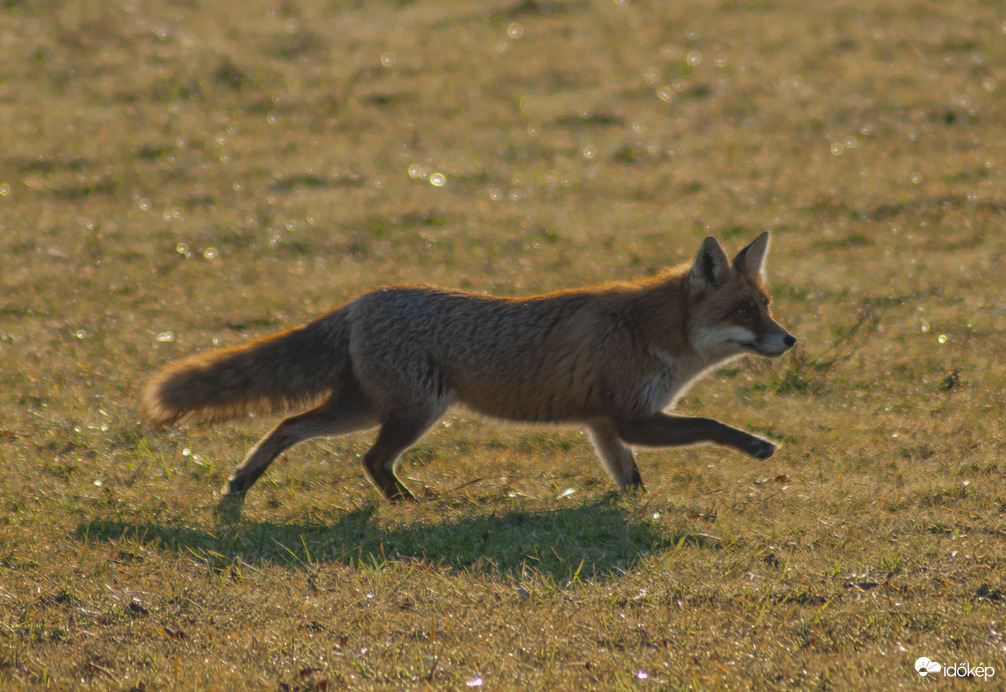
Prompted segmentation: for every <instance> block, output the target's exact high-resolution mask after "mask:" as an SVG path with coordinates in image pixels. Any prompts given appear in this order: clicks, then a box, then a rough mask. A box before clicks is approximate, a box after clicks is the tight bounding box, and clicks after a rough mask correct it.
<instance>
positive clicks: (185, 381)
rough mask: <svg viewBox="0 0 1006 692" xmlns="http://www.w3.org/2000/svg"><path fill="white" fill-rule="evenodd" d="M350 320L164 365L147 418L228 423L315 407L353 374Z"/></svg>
mask: <svg viewBox="0 0 1006 692" xmlns="http://www.w3.org/2000/svg"><path fill="white" fill-rule="evenodd" d="M348 341H349V333H348V326H347V324H346V318H345V314H344V313H343V311H341V310H336V311H334V312H331V313H329V314H327V315H324V316H322V317H319V318H318V319H316V320H314V321H313V322H310V323H309V324H306V325H304V326H303V327H298V328H296V329H290V330H288V331H285V332H280V333H279V334H273V335H272V336H266V337H263V338H261V339H255V340H253V341H248V342H246V343H243V344H238V345H237V346H232V347H230V348H224V349H220V350H218V351H210V352H208V353H202V354H198V355H194V356H189V357H188V358H183V359H182V360H179V361H177V362H174V363H171V364H169V365H167V366H166V367H164V368H163V369H162V370H161V371H160V372H158V373H157V374H156V375H154V377H153V378H152V379H151V380H150V382H148V383H147V386H146V387H144V388H143V393H142V395H141V401H140V412H141V413H142V414H143V417H144V418H146V419H147V421H149V422H150V423H151V424H153V425H171V424H172V423H175V422H177V421H179V420H183V419H188V418H196V419H199V420H204V421H223V420H229V419H232V418H237V417H239V416H244V415H247V414H249V413H277V412H280V411H284V410H287V409H290V408H293V407H295V406H299V405H300V406H302V405H305V404H310V403H313V402H314V401H317V400H318V399H320V398H321V397H322V396H323V395H325V394H327V393H329V392H331V391H332V390H334V389H336V388H338V386H339V385H340V383H341V382H342V380H343V378H344V377H345V373H346V372H348V369H349V349H348Z"/></svg>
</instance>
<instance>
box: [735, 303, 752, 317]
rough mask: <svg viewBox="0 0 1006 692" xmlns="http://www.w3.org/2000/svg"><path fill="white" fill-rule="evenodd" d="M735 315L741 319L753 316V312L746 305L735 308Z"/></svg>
mask: <svg viewBox="0 0 1006 692" xmlns="http://www.w3.org/2000/svg"><path fill="white" fill-rule="evenodd" d="M737 316H738V317H740V318H741V319H742V320H749V319H751V318H752V317H754V312H753V311H752V310H751V308H749V307H748V306H746V305H745V306H744V307H741V308H737Z"/></svg>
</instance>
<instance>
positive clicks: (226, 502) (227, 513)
mask: <svg viewBox="0 0 1006 692" xmlns="http://www.w3.org/2000/svg"><path fill="white" fill-rule="evenodd" d="M244 502H245V494H244V493H224V494H223V495H222V496H221V497H220V501H219V502H217V506H216V507H215V508H214V510H213V514H214V515H215V516H216V518H217V521H220V522H223V523H226V524H232V523H234V522H236V521H237V520H238V519H240V518H241V508H242V506H243V505H244Z"/></svg>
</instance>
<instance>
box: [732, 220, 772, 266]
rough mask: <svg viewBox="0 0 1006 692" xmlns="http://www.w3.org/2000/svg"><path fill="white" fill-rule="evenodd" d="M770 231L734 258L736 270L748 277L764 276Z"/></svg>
mask: <svg viewBox="0 0 1006 692" xmlns="http://www.w3.org/2000/svg"><path fill="white" fill-rule="evenodd" d="M768 240H769V236H768V231H765V232H764V233H762V234H761V235H760V236H758V237H757V238H755V239H754V241H753V242H752V243H751V244H750V245H748V246H747V247H746V248H744V249H743V250H741V251H740V252H738V253H737V256H736V257H734V269H735V270H736V271H738V272H740V273H741V274H747V275H748V276H752V277H754V276H764V274H765V255H767V254H768Z"/></svg>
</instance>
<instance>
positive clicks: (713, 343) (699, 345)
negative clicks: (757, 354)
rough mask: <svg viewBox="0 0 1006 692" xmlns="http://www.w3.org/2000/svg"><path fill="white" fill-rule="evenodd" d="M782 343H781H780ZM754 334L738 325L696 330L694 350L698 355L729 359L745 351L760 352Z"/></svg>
mask: <svg viewBox="0 0 1006 692" xmlns="http://www.w3.org/2000/svg"><path fill="white" fill-rule="evenodd" d="M780 343H781V342H780ZM755 344H756V339H755V335H754V332H752V331H751V330H750V329H745V328H744V327H739V326H736V325H732V326H723V327H699V328H698V329H697V330H695V340H694V344H693V346H694V348H695V351H696V352H697V353H701V354H708V355H711V356H714V357H719V358H728V357H730V356H732V355H736V354H738V353H744V352H745V351H751V350H758V351H761V348H759V347H757V346H755Z"/></svg>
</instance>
